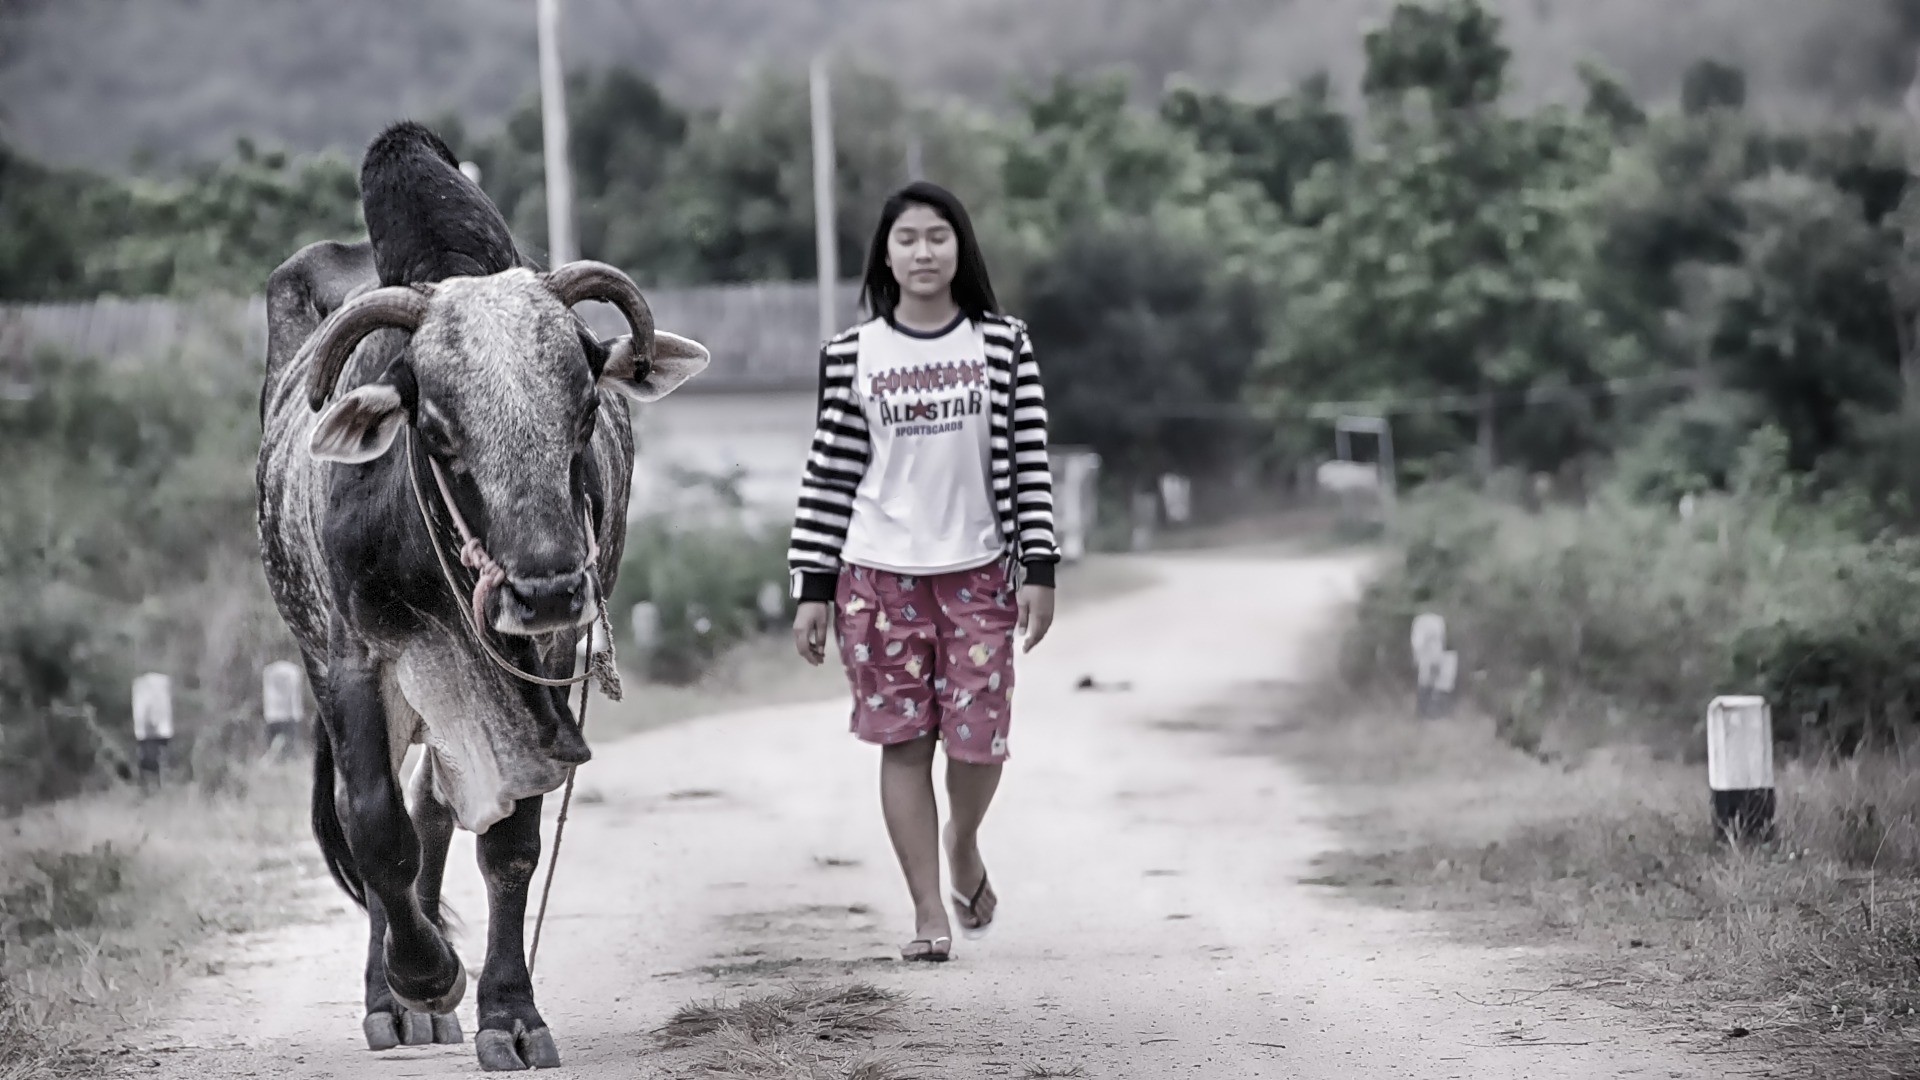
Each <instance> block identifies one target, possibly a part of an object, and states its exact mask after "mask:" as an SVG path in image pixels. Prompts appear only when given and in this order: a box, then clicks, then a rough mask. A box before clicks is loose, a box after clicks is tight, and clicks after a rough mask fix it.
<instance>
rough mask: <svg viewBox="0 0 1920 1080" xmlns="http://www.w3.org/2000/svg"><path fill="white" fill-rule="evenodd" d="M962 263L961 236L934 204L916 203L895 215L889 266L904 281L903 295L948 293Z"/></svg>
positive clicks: (924, 296) (933, 296)
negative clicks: (955, 232)
mask: <svg viewBox="0 0 1920 1080" xmlns="http://www.w3.org/2000/svg"><path fill="white" fill-rule="evenodd" d="M959 265H960V240H959V238H958V237H956V236H955V235H954V232H953V226H952V225H950V224H948V223H947V219H946V218H943V217H941V216H940V215H939V213H938V212H936V211H935V210H934V209H933V208H932V207H930V206H926V205H923V204H921V203H913V204H911V205H909V206H908V207H907V208H906V209H905V210H903V211H901V212H900V216H899V217H898V218H896V219H894V222H893V230H892V231H891V232H889V233H888V234H887V266H889V267H890V268H892V270H893V279H894V280H895V281H897V282H899V283H900V295H902V296H913V297H919V298H921V299H925V300H931V299H937V298H939V297H941V296H944V295H947V293H948V292H949V291H950V290H951V289H952V287H953V275H954V271H955V270H956V269H957V268H958V267H959Z"/></svg>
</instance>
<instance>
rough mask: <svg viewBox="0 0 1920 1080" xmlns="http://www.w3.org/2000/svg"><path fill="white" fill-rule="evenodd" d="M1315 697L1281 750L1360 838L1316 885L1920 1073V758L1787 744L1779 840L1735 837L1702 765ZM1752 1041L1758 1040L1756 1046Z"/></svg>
mask: <svg viewBox="0 0 1920 1080" xmlns="http://www.w3.org/2000/svg"><path fill="white" fill-rule="evenodd" d="M1410 711H1411V710H1410V707H1407V708H1402V706H1401V703H1400V702H1398V701H1394V702H1391V703H1385V704H1383V703H1382V702H1380V701H1378V700H1370V701H1362V700H1355V699H1352V698H1348V697H1328V698H1324V699H1321V700H1316V701H1311V702H1303V703H1295V704H1294V705H1291V706H1289V707H1288V708H1287V710H1286V712H1287V715H1289V716H1290V717H1293V718H1294V719H1293V721H1292V722H1290V723H1284V724H1281V725H1279V726H1276V727H1274V728H1271V729H1269V730H1268V731H1267V733H1266V734H1265V736H1264V738H1265V739H1266V740H1268V745H1269V746H1270V747H1271V748H1274V749H1277V750H1279V751H1280V752H1281V753H1283V754H1284V755H1285V756H1287V757H1288V758H1290V759H1292V760H1294V761H1296V762H1298V763H1300V764H1302V765H1304V766H1306V767H1307V768H1308V769H1309V770H1310V772H1311V774H1312V775H1313V777H1314V778H1315V779H1316V780H1318V781H1320V782H1322V783H1324V784H1326V785H1328V786H1330V787H1333V788H1335V789H1336V790H1337V791H1338V793H1339V794H1340V795H1341V796H1342V798H1341V800H1340V801H1341V803H1342V804H1343V805H1345V806H1346V807H1348V808H1349V809H1350V810H1351V811H1352V812H1351V814H1350V815H1349V816H1348V817H1346V818H1344V819H1342V820H1340V821H1338V822H1337V823H1336V824H1338V825H1339V826H1340V827H1341V828H1342V830H1343V831H1344V832H1345V833H1346V835H1347V836H1348V837H1349V838H1350V839H1351V841H1352V850H1349V851H1345V852H1340V853H1335V854H1330V855H1328V856H1326V857H1325V858H1324V859H1323V860H1322V863H1321V865H1320V867H1319V868H1318V870H1317V873H1318V875H1319V876H1317V877H1316V878H1314V879H1313V881H1314V882H1315V883H1317V884H1324V885H1328V886H1333V887H1341V888H1347V889H1351V890H1354V891H1355V892H1356V893H1357V894H1359V895H1361V896H1364V897H1366V898H1367V899H1369V900H1371V901H1374V902H1377V903H1382V904H1387V905H1391V906H1396V907H1403V908H1411V909H1418V910H1437V911H1442V912H1446V913H1447V914H1448V916H1449V919H1450V921H1452V922H1453V924H1454V925H1455V926H1457V927H1459V928H1460V929H1461V931H1462V932H1463V934H1465V935H1466V936H1469V937H1471V938H1473V939H1474V940H1479V941H1486V940H1492V941H1496V942H1500V943H1505V944H1540V943H1551V944H1557V945H1562V946H1571V947H1572V955H1573V956H1574V958H1575V959H1574V963H1575V964H1576V966H1577V967H1578V968H1579V971H1578V976H1579V978H1578V980H1577V981H1580V982H1583V983H1586V984H1588V985H1593V986H1595V987H1597V988H1598V990H1599V991H1600V992H1601V993H1603V994H1604V995H1606V996H1608V997H1610V998H1611V999H1612V1000H1614V1001H1616V1002H1617V1003H1619V1004H1623V1005H1630V1006H1635V1007H1646V1008H1649V1009H1651V1010H1657V1011H1658V1012H1659V1013H1660V1015H1661V1018H1662V1019H1663V1020H1665V1021H1667V1022H1669V1023H1671V1024H1673V1025H1675V1026H1676V1027H1677V1028H1678V1029H1680V1030H1682V1031H1686V1032H1690V1033H1692V1034H1695V1035H1697V1036H1698V1037H1700V1038H1703V1039H1709V1040H1715V1041H1719V1042H1721V1043H1722V1044H1723V1048H1724V1049H1728V1050H1735V1049H1738V1050H1740V1051H1745V1050H1748V1049H1750V1050H1752V1051H1753V1052H1755V1053H1758V1054H1764V1055H1765V1057H1766V1059H1767V1061H1768V1063H1769V1064H1775V1063H1776V1062H1777V1060H1782V1059H1783V1060H1785V1061H1787V1062H1792V1063H1797V1064H1799V1065H1803V1066H1804V1067H1806V1068H1808V1069H1812V1070H1814V1072H1812V1073H1808V1074H1807V1075H1821V1076H1835V1077H1839V1076H1856V1075H1857V1076H1913V1075H1920V1015H1916V1011H1917V1010H1920V774H1916V772H1915V771H1914V770H1913V769H1911V768H1909V767H1908V766H1907V764H1906V763H1905V762H1903V761H1899V760H1893V759H1861V760H1856V761H1847V762H1837V763H1797V762H1796V763H1787V764H1785V765H1783V767H1782V768H1781V770H1780V773H1779V777H1778V791H1779V797H1780V818H1779V831H1780V837H1779V840H1778V842H1777V843H1775V844H1772V845H1767V846H1763V847H1748V848H1734V847H1732V846H1730V845H1728V844H1726V843H1724V842H1722V841H1721V840H1719V839H1718V837H1717V836H1716V835H1715V832H1714V830H1713V826H1712V821H1711V815H1710V811H1709V806H1708V793H1707V789H1706V776H1705V769H1704V767H1703V766H1700V765H1697V764H1688V763H1684V762H1676V761H1671V760H1662V759H1660V758H1657V757H1655V756H1654V755H1652V754H1650V753H1648V752H1647V751H1645V750H1643V749H1639V748H1635V747H1631V746H1615V747H1607V748H1602V749H1597V750H1591V751H1586V752H1582V753H1563V754H1562V755H1561V756H1558V757H1552V756H1550V760H1549V761H1547V762H1544V763H1543V762H1542V761H1541V760H1540V758H1539V757H1538V756H1536V755H1534V754H1530V753H1522V752H1520V751H1518V750H1515V749H1514V748H1512V747H1511V746H1508V745H1505V744H1503V743H1501V742H1500V741H1499V740H1497V739H1496V738H1495V735H1494V727H1495V725H1494V724H1493V722H1492V721H1489V720H1483V719H1477V718H1476V719H1464V718H1463V719H1457V720H1447V721H1437V722H1425V723H1421V722H1416V721H1414V720H1412V719H1411V718H1408V717H1405V716H1404V715H1403V714H1404V713H1407V712H1410ZM1742 1056H1744V1054H1743V1055H1742Z"/></svg>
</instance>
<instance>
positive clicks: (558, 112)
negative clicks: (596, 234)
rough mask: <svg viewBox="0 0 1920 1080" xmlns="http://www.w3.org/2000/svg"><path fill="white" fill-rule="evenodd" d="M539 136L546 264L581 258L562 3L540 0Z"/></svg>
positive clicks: (555, 0) (555, 264)
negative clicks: (570, 149) (576, 229)
mask: <svg viewBox="0 0 1920 1080" xmlns="http://www.w3.org/2000/svg"><path fill="white" fill-rule="evenodd" d="M538 4H539V8H538V19H539V24H540V134H541V137H542V138H541V141H542V143H543V144H544V147H543V148H544V151H545V156H546V165H547V263H548V265H549V267H555V266H564V265H566V264H567V263H570V262H572V261H573V260H575V259H577V258H579V257H580V253H579V251H578V250H577V249H576V247H575V245H574V240H573V170H572V168H570V167H569V166H568V164H567V78H566V69H565V68H564V67H562V66H561V63H560V0H538Z"/></svg>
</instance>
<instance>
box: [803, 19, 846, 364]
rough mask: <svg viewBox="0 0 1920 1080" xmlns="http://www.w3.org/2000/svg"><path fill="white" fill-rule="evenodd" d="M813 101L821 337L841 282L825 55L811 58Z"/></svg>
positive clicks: (830, 326)
mask: <svg viewBox="0 0 1920 1080" xmlns="http://www.w3.org/2000/svg"><path fill="white" fill-rule="evenodd" d="M808 74H809V78H808V80H807V82H808V89H809V97H810V98H811V99H812V104H813V244H814V265H815V275H814V276H815V278H816V279H817V281H818V283H819V289H820V340H822V341H825V340H826V339H827V338H830V337H832V336H833V334H834V331H835V330H836V329H837V328H838V327H837V324H838V322H839V319H840V315H839V312H838V310H836V309H837V308H838V305H837V304H835V303H834V299H835V293H836V292H837V291H838V290H837V288H836V287H837V286H838V284H839V282H840V266H839V248H838V245H837V243H836V242H835V230H834V218H833V184H834V167H833V166H834V161H833V101H832V97H831V94H830V92H829V89H828V85H827V58H826V56H825V55H824V54H822V55H817V56H815V57H814V58H813V67H812V70H811V71H810V72H809V73H808Z"/></svg>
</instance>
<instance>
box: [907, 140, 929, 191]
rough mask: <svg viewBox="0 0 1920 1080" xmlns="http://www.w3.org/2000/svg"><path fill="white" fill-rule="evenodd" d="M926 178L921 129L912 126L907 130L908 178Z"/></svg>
mask: <svg viewBox="0 0 1920 1080" xmlns="http://www.w3.org/2000/svg"><path fill="white" fill-rule="evenodd" d="M926 178H927V168H926V161H925V149H924V147H923V146H922V144H921V142H920V129H919V128H917V127H915V128H911V129H909V130H908V131H907V179H908V180H925V179H926Z"/></svg>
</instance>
